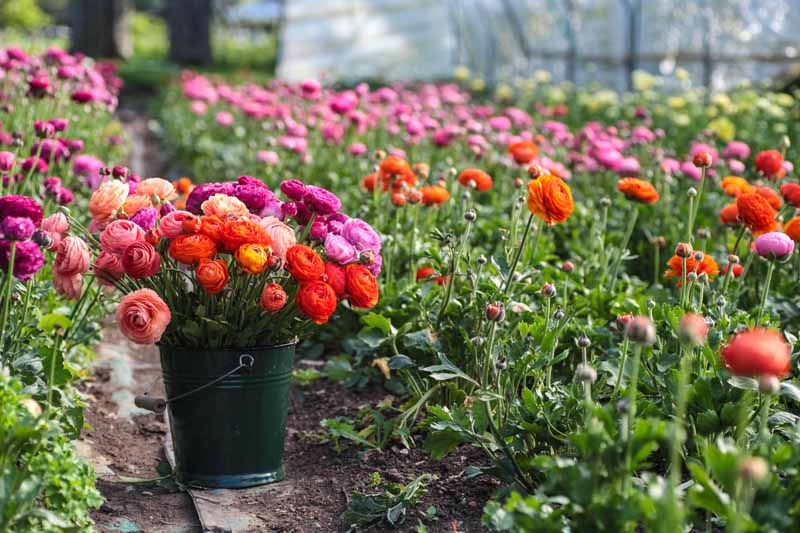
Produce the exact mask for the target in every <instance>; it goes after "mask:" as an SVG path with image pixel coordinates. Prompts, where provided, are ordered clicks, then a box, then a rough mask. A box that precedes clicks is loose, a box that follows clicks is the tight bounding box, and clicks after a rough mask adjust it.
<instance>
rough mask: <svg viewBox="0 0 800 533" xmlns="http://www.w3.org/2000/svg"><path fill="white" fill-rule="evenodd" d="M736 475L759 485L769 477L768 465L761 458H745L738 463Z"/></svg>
mask: <svg viewBox="0 0 800 533" xmlns="http://www.w3.org/2000/svg"><path fill="white" fill-rule="evenodd" d="M738 473H739V477H740V478H742V479H743V480H745V481H749V482H751V483H753V484H754V485H760V484H761V483H763V482H764V481H765V480H766V479H767V476H768V475H769V464H767V462H766V461H765V460H764V459H762V458H761V457H747V458H745V459H742V460H741V461H739V467H738Z"/></svg>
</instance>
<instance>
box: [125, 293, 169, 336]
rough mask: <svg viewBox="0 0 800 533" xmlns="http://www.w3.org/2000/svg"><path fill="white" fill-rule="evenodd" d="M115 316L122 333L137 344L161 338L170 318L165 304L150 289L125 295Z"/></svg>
mask: <svg viewBox="0 0 800 533" xmlns="http://www.w3.org/2000/svg"><path fill="white" fill-rule="evenodd" d="M116 316H117V324H118V325H119V329H120V331H122V334H123V335H125V336H126V337H127V338H128V339H130V340H132V341H133V342H135V343H137V344H152V343H154V342H158V341H159V340H161V335H163V334H164V331H165V330H166V329H167V326H168V325H169V322H170V320H171V318H172V315H171V313H170V311H169V307H167V304H165V303H164V300H162V299H161V297H159V296H158V294H156V292H155V291H153V290H151V289H139V290H138V291H133V292H132V293H130V294H128V295H126V296H125V297H124V298H123V299H122V301H121V302H120V303H119V307H117V313H116Z"/></svg>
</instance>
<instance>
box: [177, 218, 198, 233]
mask: <svg viewBox="0 0 800 533" xmlns="http://www.w3.org/2000/svg"><path fill="white" fill-rule="evenodd" d="M202 225H203V223H202V222H200V219H199V218H198V217H189V218H185V219H183V220H182V221H181V229H182V230H183V231H184V233H198V232H199V231H200V228H201V227H202Z"/></svg>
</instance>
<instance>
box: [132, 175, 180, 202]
mask: <svg viewBox="0 0 800 533" xmlns="http://www.w3.org/2000/svg"><path fill="white" fill-rule="evenodd" d="M136 194H143V195H145V196H150V197H153V196H157V197H158V198H160V199H161V200H162V201H165V202H169V201H170V200H174V199H175V198H177V197H178V193H177V192H175V187H174V186H173V185H172V184H171V183H170V182H168V181H167V180H165V179H162V178H149V179H146V180H144V181H142V182H141V183H140V184H139V185H137V186H136Z"/></svg>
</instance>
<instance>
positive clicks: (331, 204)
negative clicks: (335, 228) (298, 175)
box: [303, 185, 342, 215]
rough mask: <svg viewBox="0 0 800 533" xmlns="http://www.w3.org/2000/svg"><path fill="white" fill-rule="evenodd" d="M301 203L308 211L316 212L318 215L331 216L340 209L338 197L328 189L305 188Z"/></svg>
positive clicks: (340, 203)
mask: <svg viewBox="0 0 800 533" xmlns="http://www.w3.org/2000/svg"><path fill="white" fill-rule="evenodd" d="M303 202H304V203H305V204H306V206H308V208H309V209H310V210H312V211H314V212H316V213H317V214H318V215H331V214H333V213H335V212H337V211H338V210H339V209H340V208H341V207H342V201H341V200H339V197H338V196H336V195H335V194H333V193H332V192H331V191H329V190H328V189H323V188H322V187H315V186H313V185H307V186H306V194H305V196H303Z"/></svg>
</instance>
